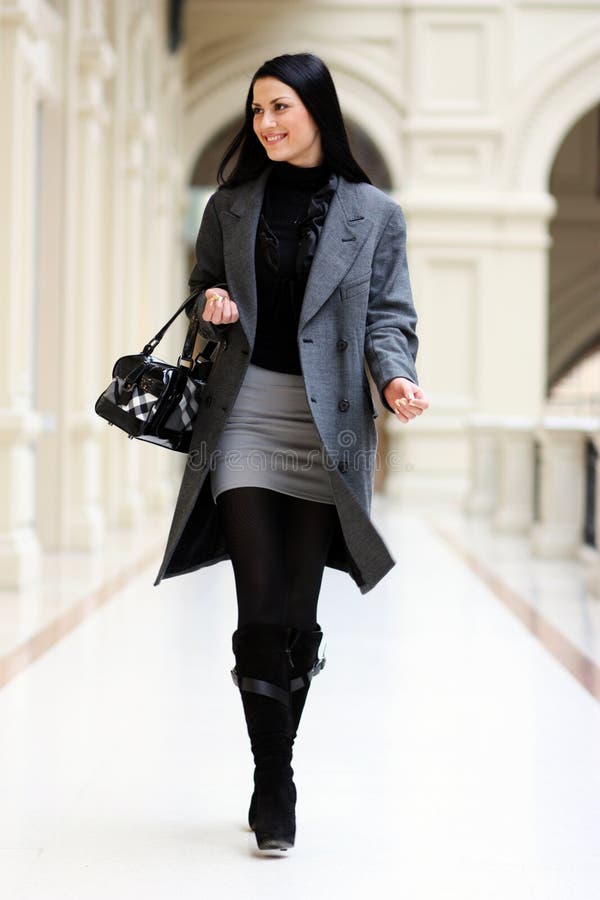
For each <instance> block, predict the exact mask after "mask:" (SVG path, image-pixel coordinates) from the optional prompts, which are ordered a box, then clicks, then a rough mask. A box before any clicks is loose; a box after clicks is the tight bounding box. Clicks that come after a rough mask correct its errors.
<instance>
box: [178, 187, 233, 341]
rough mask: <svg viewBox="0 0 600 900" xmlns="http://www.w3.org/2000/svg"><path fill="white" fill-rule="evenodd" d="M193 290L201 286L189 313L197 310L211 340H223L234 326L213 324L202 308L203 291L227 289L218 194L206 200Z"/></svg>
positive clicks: (204, 332)
mask: <svg viewBox="0 0 600 900" xmlns="http://www.w3.org/2000/svg"><path fill="white" fill-rule="evenodd" d="M188 284H189V286H190V290H192V291H193V290H199V291H200V292H201V293H200V294H199V295H198V296H197V297H194V299H193V300H190V302H189V303H188V305H187V307H186V310H185V311H186V314H187V316H188V317H190V318H191V316H192V315H193V314H194V313H195V314H196V315H197V316H198V321H199V323H200V324H199V326H198V332H199V333H200V334H201V335H202V337H203V338H206V339H207V340H208V341H220V340H222V338H223V334H224V332H226V331H227V329H228V328H230V327H231V323H228V324H227V325H213V324H212V323H211V322H205V321H204V319H203V318H202V312H203V310H204V307H205V305H206V296H205V294H204V291H205V290H206V289H207V288H211V287H222V288H225V289H226V290H227V284H226V283H225V263H224V260H223V235H222V233H221V225H220V223H219V219H218V216H217V211H216V209H215V194H213V195H212V196H211V197H210V198H209V200H208V203H207V204H206V207H205V209H204V214H203V216H202V222H201V224H200V230H199V231H198V237H197V239H196V265H195V266H194V268H193V269H192V272H191V274H190V277H189V279H188Z"/></svg>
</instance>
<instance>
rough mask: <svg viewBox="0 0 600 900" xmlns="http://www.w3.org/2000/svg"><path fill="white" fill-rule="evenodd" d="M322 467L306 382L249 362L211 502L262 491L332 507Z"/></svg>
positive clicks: (214, 472) (218, 455) (217, 457)
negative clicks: (243, 490) (231, 493)
mask: <svg viewBox="0 0 600 900" xmlns="http://www.w3.org/2000/svg"><path fill="white" fill-rule="evenodd" d="M323 463H324V460H323V456H322V451H321V441H320V439H319V435H318V433H317V429H316V428H315V424H314V422H313V419H312V415H311V412H310V409H309V407H308V402H307V399H306V393H305V389H304V377H303V376H302V375H293V374H288V373H287V372H275V371H272V370H271V369H263V368H262V367H261V366H255V365H253V364H252V363H250V365H249V366H248V369H247V372H246V376H245V378H244V381H243V383H242V386H241V388H240V391H239V393H238V395H237V397H236V401H235V404H234V405H233V408H232V410H231V414H230V416H229V419H228V421H227V424H226V425H225V429H224V431H223V433H222V435H221V437H220V439H219V443H218V447H217V449H216V452H215V454H214V457H213V460H212V463H211V487H212V495H213V499H214V500H215V501H216V499H217V497H218V495H219V494H221V493H222V492H223V491H227V490H230V489H231V488H237V487H263V488H270V489H271V490H273V491H279V492H281V493H283V494H290V495H291V496H293V497H302V498H304V499H306V500H316V501H317V502H320V503H334V500H333V494H332V491H331V482H330V479H329V474H328V472H327V469H326V468H325V466H324V464H323Z"/></svg>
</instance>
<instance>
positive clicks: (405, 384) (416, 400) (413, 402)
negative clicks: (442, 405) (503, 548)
mask: <svg viewBox="0 0 600 900" xmlns="http://www.w3.org/2000/svg"><path fill="white" fill-rule="evenodd" d="M383 393H384V396H385V399H386V400H387V402H388V403H389V404H390V406H391V408H392V409H393V410H394V412H395V413H396V418H397V419H399V420H400V422H402V423H403V424H405V423H406V422H410V420H411V419H414V418H415V417H416V416H420V415H421V414H422V412H423V411H424V410H425V409H427V408H428V406H429V401H428V400H427V397H426V396H425V392H424V391H422V390H421V388H420V387H418V385H416V384H413V382H412V381H409V380H408V378H392V380H391V381H390V382H389V384H386V386H385V387H384V389H383Z"/></svg>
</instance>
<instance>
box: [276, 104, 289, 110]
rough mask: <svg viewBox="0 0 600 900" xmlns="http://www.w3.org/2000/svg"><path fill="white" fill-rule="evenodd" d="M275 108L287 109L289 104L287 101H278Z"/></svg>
mask: <svg viewBox="0 0 600 900" xmlns="http://www.w3.org/2000/svg"><path fill="white" fill-rule="evenodd" d="M275 109H287V104H285V103H276V104H275Z"/></svg>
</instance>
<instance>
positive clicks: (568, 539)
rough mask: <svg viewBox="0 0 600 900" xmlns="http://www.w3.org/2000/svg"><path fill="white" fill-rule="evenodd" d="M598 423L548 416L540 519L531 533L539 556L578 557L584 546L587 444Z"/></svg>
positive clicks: (543, 426) (540, 433) (544, 423)
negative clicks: (587, 437)
mask: <svg viewBox="0 0 600 900" xmlns="http://www.w3.org/2000/svg"><path fill="white" fill-rule="evenodd" d="M593 424H594V420H592V421H590V420H586V419H583V418H557V417H545V418H544V419H543V420H542V424H541V428H540V429H539V431H538V439H539V441H540V446H541V473H540V520H539V522H537V523H536V524H535V525H534V527H533V529H532V534H531V542H532V549H533V551H534V553H536V554H537V555H539V556H546V557H566V556H574V555H575V554H576V553H577V551H578V550H579V548H580V546H581V543H582V534H583V509H584V506H583V491H584V442H585V435H586V432H587V431H588V430H589V429H590V427H593Z"/></svg>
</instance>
